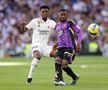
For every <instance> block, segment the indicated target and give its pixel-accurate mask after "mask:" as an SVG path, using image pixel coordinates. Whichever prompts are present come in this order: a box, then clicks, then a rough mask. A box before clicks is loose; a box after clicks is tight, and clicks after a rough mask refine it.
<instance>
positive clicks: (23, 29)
mask: <svg viewBox="0 0 108 90" xmlns="http://www.w3.org/2000/svg"><path fill="white" fill-rule="evenodd" d="M25 26H26V23H25V22H21V23H20V30H21V32H26V31H27V28H26V27H25Z"/></svg>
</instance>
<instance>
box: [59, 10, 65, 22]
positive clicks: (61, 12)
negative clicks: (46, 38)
mask: <svg viewBox="0 0 108 90" xmlns="http://www.w3.org/2000/svg"><path fill="white" fill-rule="evenodd" d="M59 19H60V21H61V22H64V21H66V20H67V12H66V11H60V12H59Z"/></svg>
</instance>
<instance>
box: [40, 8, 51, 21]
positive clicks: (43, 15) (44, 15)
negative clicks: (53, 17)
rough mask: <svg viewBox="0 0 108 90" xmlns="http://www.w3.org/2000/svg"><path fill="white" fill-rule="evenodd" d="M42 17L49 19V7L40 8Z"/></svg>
mask: <svg viewBox="0 0 108 90" xmlns="http://www.w3.org/2000/svg"><path fill="white" fill-rule="evenodd" d="M40 12H41V16H42V19H47V17H48V13H49V10H48V9H47V8H43V9H41V10H40Z"/></svg>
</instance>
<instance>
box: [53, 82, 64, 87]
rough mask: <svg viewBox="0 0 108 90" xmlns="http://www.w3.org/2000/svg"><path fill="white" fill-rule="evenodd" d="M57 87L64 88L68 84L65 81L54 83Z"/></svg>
mask: <svg viewBox="0 0 108 90" xmlns="http://www.w3.org/2000/svg"><path fill="white" fill-rule="evenodd" d="M54 84H55V86H64V85H66V83H65V82H64V81H54Z"/></svg>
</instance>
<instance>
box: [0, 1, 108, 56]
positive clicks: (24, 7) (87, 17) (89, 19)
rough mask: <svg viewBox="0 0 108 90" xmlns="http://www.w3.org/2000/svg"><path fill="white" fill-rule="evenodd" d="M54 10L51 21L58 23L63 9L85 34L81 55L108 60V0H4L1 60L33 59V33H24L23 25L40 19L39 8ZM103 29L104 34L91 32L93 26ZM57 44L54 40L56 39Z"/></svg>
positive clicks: (1, 6) (1, 3)
mask: <svg viewBox="0 0 108 90" xmlns="http://www.w3.org/2000/svg"><path fill="white" fill-rule="evenodd" d="M41 5H48V6H49V7H50V13H49V17H50V18H51V19H53V20H55V21H58V20H57V19H58V18H57V12H58V10H59V9H60V8H64V9H66V10H67V11H68V15H69V18H70V19H72V20H73V21H75V23H76V24H78V25H79V26H80V27H81V29H82V30H83V41H82V51H81V53H80V55H88V54H89V55H91V54H94V55H103V56H108V0H0V57H11V56H20V57H23V56H26V57H31V45H30V44H31V35H32V32H26V33H22V32H21V31H20V29H19V24H20V22H22V21H25V22H29V21H30V20H31V19H33V18H34V17H38V16H39V6H41ZM93 22H94V23H97V24H98V25H99V26H100V34H99V35H97V36H91V35H89V34H88V32H87V27H88V25H89V24H90V23H93ZM53 40H54V39H53Z"/></svg>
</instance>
